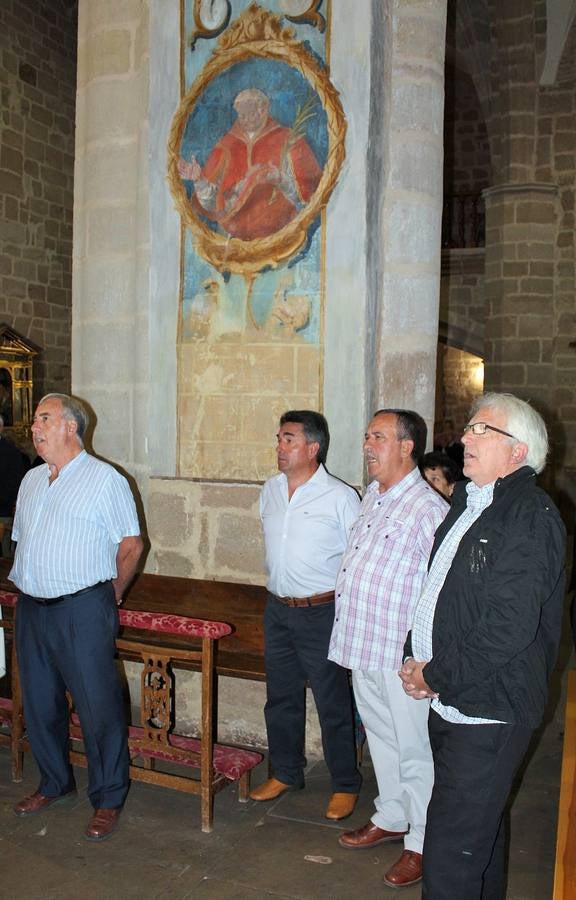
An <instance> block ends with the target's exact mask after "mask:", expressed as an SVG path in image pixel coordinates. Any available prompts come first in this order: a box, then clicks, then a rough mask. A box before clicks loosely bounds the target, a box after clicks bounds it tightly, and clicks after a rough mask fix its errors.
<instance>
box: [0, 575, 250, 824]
mask: <svg viewBox="0 0 576 900" xmlns="http://www.w3.org/2000/svg"><path fill="white" fill-rule="evenodd" d="M0 603H1V604H2V605H4V606H7V607H12V609H13V608H14V606H15V603H16V595H14V594H7V593H3V592H0ZM119 617H120V624H121V626H122V635H121V637H119V638H118V640H117V647H118V651H119V654H120V655H121V656H122V657H124V658H128V659H137V660H138V661H139V662H141V663H142V674H141V703H140V710H141V723H140V725H132V726H130V727H129V731H128V746H129V750H130V758H131V762H130V777H131V778H132V779H133V780H137V781H145V782H147V783H149V784H159V785H162V786H164V787H170V788H173V789H175V790H181V791H186V792H187V793H192V794H199V795H200V798H201V821H202V831H205V832H209V831H211V830H212V820H213V801H214V795H215V794H216V793H217V792H218V791H220V790H222V788H224V787H226V785H227V784H230V783H233V782H235V781H237V782H238V784H239V800H240V801H241V802H245V801H246V800H247V799H248V792H249V789H250V772H251V770H252V769H253V768H254V766H256V765H258V764H259V763H260V762H261V761H262V754H260V753H257V752H255V751H253V750H245V749H243V748H239V747H231V746H227V745H223V744H218V743H215V740H214V739H215V733H216V728H215V724H216V715H215V706H216V704H215V696H214V683H215V666H214V662H215V647H216V645H217V643H218V641H219V640H222V639H223V638H225V637H226V636H228V635H230V634H231V633H232V628H231V626H230V625H228V624H227V623H225V622H220V621H215V620H213V619H210V620H207V619H199V618H190V617H186V616H180V615H174V614H171V613H162V612H157V611H150V610H148V611H142V610H133V609H120V610H119ZM6 622H7V624H9V620H8V619H7V620H6ZM140 636H143V637H140ZM174 643H177V644H178V646H177V647H175V646H173V644H174ZM12 646H13V644H12ZM183 665H188V666H193V667H194V668H198V669H199V670H200V672H201V733H200V736H199V737H189V736H186V735H179V734H176V733H175V732H174V727H173V723H174V721H175V679H174V672H173V667H174V666H178V667H179V668H180V667H182V666H183ZM11 681H12V692H13V696H12V701H6V702H7V704H9V706H10V716H9V719H8V717H6V719H5V723H6V724H8V726H9V733H8V735H3V736H2V738H3V739H5V742H6V743H8V744H9V745H10V747H11V750H12V760H13V777H14V780H21V778H22V753H23V751H24V750H27V749H29V746H28V742H27V740H26V736H25V733H24V732H23V729H22V708H21V702H20V691H19V679H18V667H17V661H16V655H15V652H14V649H13V651H12V679H11ZM0 708H1V707H0ZM17 723H19V724H20V727H19V728H15V727H14V725H15V724H17ZM70 737H71V742H72V744H71V752H70V758H71V760H72V762H74V763H76V764H78V765H86V757H85V756H84V753H83V752H81V749H80V744H81V742H82V731H81V723H80V721H79V720H78V717H77V716H75V714H74V713H73V712H72V715H71V724H70ZM138 759H140V760H141V764H140V765H138V764H137V760H138ZM157 761H161V762H163V763H169V764H170V765H171V766H176V767H178V768H180V769H181V768H182V767H184V769H188V770H189V769H190V768H196V769H199V770H200V778H199V779H195V778H192V777H190V776H189V775H188V774H173V773H172V771H167V770H159V769H158V768H157V767H156V762H157Z"/></svg>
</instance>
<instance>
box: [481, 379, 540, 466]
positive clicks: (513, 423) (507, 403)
mask: <svg viewBox="0 0 576 900" xmlns="http://www.w3.org/2000/svg"><path fill="white" fill-rule="evenodd" d="M484 406H488V407H490V409H495V410H498V411H499V412H501V413H504V415H505V417H506V426H505V427H506V431H509V432H510V434H512V435H514V438H515V439H516V441H521V442H522V443H523V444H526V446H527V447H528V453H527V455H526V460H525V464H526V465H527V466H531V467H532V468H533V469H534V471H535V472H541V471H542V469H543V468H544V466H545V465H546V457H547V455H548V432H547V431H546V424H545V422H544V419H543V418H542V416H541V415H540V413H539V412H536V410H535V409H534V408H533V407H532V406H530V404H529V403H527V402H526V400H521V399H520V397H515V396H514V394H497V393H494V392H488V393H486V394H482V395H481V396H480V397H477V399H476V400H475V401H474V403H473V404H472V408H471V409H470V418H472V416H475V415H476V414H477V413H478V411H479V410H480V409H481V408H482V407H484Z"/></svg>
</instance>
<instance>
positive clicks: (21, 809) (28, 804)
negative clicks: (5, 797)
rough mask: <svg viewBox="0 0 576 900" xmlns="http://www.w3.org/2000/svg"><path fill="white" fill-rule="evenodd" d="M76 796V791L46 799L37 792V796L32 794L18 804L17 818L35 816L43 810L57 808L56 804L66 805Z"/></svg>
mask: <svg viewBox="0 0 576 900" xmlns="http://www.w3.org/2000/svg"><path fill="white" fill-rule="evenodd" d="M76 796H77V794H76V791H69V792H68V793H67V794H60V795H59V796H58V797H45V796H44V794H41V793H40V791H36V793H35V794H30V796H29V797H24V799H23V800H20V801H19V802H18V803H16V805H15V806H14V807H13V809H14V812H15V813H16V815H17V816H33V815H35V814H36V813H39V812H41V811H42V810H43V809H48V807H49V806H55V805H56V803H64V802H65V801H66V800H71V799H72V798H73V797H76Z"/></svg>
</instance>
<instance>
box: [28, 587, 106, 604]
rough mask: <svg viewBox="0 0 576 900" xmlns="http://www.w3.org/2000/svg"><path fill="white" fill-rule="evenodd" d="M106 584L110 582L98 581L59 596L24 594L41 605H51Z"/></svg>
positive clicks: (79, 595)
mask: <svg viewBox="0 0 576 900" xmlns="http://www.w3.org/2000/svg"><path fill="white" fill-rule="evenodd" d="M106 584H110V582H109V581H99V582H98V583H97V584H91V585H90V587H85V588H80V590H79V591H74V593H73V594H61V595H60V596H59V597H32V595H31V594H26V596H27V597H30V599H31V600H33V601H34V603H39V604H40V605H41V606H52V605H53V604H54V603H61V602H62V600H72V599H74V598H75V597H81V596H82V594H88V593H89V592H90V591H93V590H94V589H95V588H99V587H100V586H104V585H106Z"/></svg>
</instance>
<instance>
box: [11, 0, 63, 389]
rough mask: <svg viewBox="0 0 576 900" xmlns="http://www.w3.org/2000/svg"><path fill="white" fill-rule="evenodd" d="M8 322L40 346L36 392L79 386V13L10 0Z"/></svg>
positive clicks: (58, 2) (32, 0)
mask: <svg viewBox="0 0 576 900" xmlns="http://www.w3.org/2000/svg"><path fill="white" fill-rule="evenodd" d="M0 81H1V85H2V94H1V97H2V112H1V116H2V128H1V130H0V321H4V322H7V323H8V324H9V325H10V326H11V327H12V328H14V329H15V330H16V331H18V332H20V334H22V335H24V336H25V337H28V338H30V339H31V340H32V341H33V342H34V343H35V344H37V345H38V346H39V347H40V348H41V350H42V353H41V354H40V356H39V359H38V361H37V362H36V363H35V366H34V376H35V394H36V397H38V396H41V394H42V393H44V392H46V391H48V390H59V391H67V390H69V389H70V318H71V271H72V202H73V198H72V190H73V172H74V108H75V91H76V10H75V3H74V2H71V0H53V2H52V3H38V2H37V0H2V3H0Z"/></svg>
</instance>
